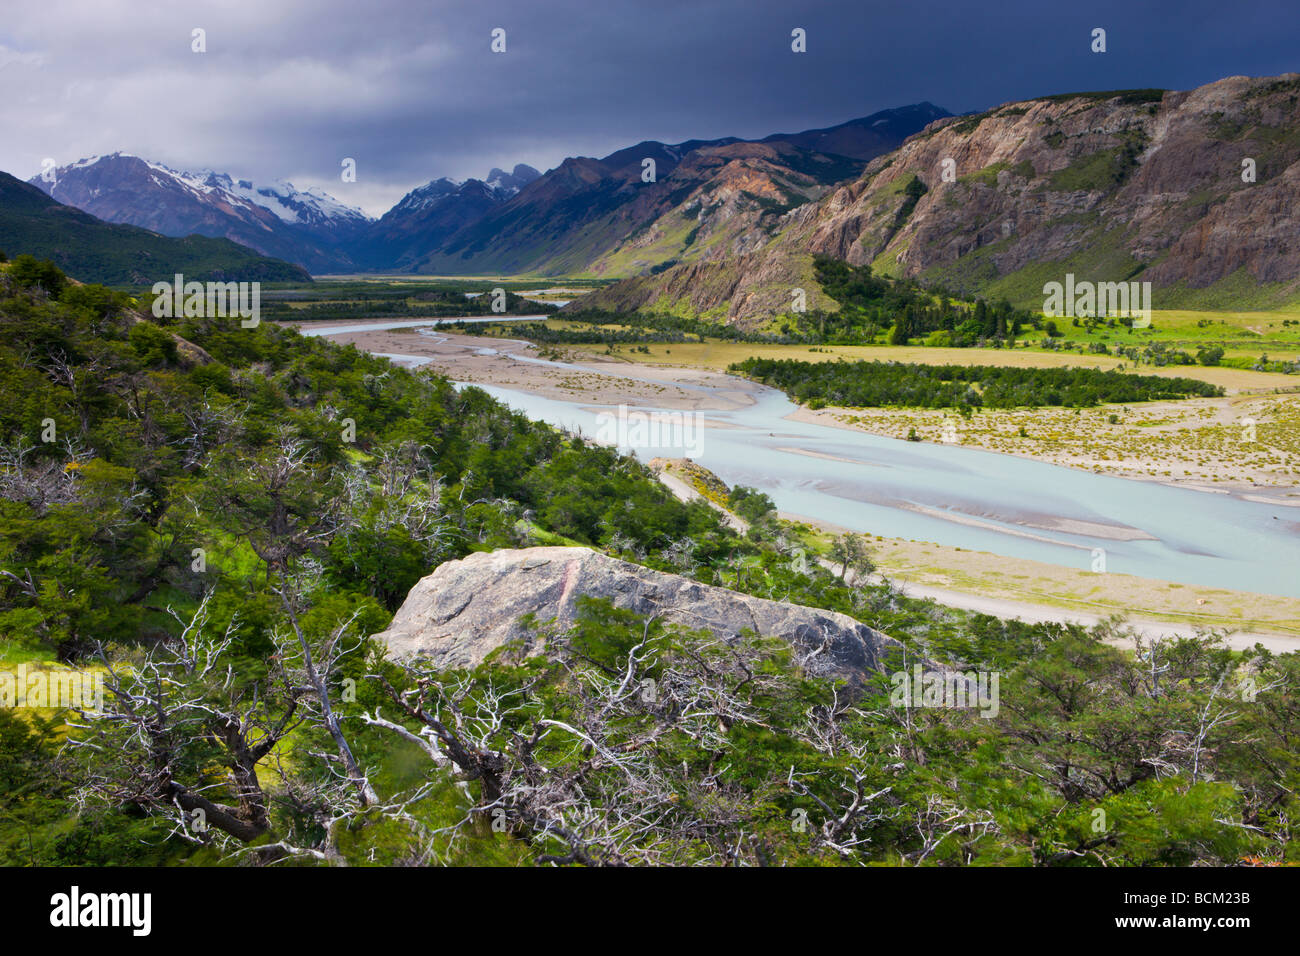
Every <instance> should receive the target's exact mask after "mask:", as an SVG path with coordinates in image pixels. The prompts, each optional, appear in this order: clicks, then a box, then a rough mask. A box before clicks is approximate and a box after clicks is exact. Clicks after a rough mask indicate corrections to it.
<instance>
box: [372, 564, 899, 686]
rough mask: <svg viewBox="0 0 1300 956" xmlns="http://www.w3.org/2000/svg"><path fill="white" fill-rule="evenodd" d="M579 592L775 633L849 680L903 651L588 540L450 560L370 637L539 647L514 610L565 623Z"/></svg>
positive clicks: (438, 656)
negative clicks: (614, 554)
mask: <svg viewBox="0 0 1300 956" xmlns="http://www.w3.org/2000/svg"><path fill="white" fill-rule="evenodd" d="M582 595H587V596H590V597H597V598H605V599H607V600H609V601H610V602H611V603H612V604H614V605H615V606H616V607H620V608H626V609H628V610H632V611H635V612H637V613H638V614H645V615H650V614H655V615H658V617H659V619H661V620H663V621H665V622H668V623H670V624H676V625H680V626H682V627H687V628H692V629H707V630H709V631H711V632H712V633H714V634H716V635H718V636H719V637H722V638H724V639H734V638H736V637H738V636H739V635H740V633H741V632H742V631H744V630H752V631H755V632H757V633H758V634H761V635H763V636H765V637H779V638H782V639H784V640H787V641H789V642H790V643H792V644H795V645H797V646H798V647H800V648H802V649H803V650H805V651H809V652H813V653H812V656H811V658H810V660H809V661H808V662H807V666H808V667H809V669H810V670H811V671H812V672H813V673H818V674H828V675H832V674H833V675H838V676H842V677H845V678H848V679H849V680H850V681H852V682H855V683H856V682H858V681H860V680H861V678H862V677H863V676H864V675H865V674H866V673H867V672H869V671H872V670H877V669H880V668H881V667H882V666H883V665H884V664H885V663H886V662H887V661H891V660H892V659H893V657H894V655H895V654H897V655H898V657H899V658H900V659H901V651H902V645H901V644H899V642H897V641H895V640H894V639H893V638H891V637H888V636H887V635H885V634H882V633H881V632H879V631H876V630H873V629H872V628H869V627H867V626H866V625H865V624H862V623H860V622H858V621H855V620H853V619H852V618H851V617H848V616H847V615H845V614H839V613H837V612H834V611H823V610H818V609H816V608H808V607H802V606H800V605H797V604H783V603H781V602H779V601H768V600H764V599H762V598H756V597H751V596H749V595H747V594H740V593H737V592H735V591H729V590H727V589H726V588H719V587H711V586H709V585H705V584H700V583H699V582H698V581H693V580H691V579H690V578H685V577H681V576H680V575H676V574H664V573H661V572H658V571H651V570H648V569H646V568H642V567H640V566H638V565H635V564H630V563H628V562H627V561H620V560H618V559H617V558H611V557H609V556H607V555H603V554H599V553H597V552H595V551H591V550H589V549H587V548H524V549H519V550H501V551H493V552H490V553H479V554H471V555H470V556H469V557H467V558H465V559H463V560H460V561H448V562H447V563H446V564H443V565H440V566H439V567H438V569H437V570H435V571H434V572H433V573H432V574H430V575H429V576H428V577H425V578H422V579H421V580H420V582H419V583H418V584H416V586H415V587H414V588H412V589H411V593H410V594H409V595H407V598H406V601H405V602H404V603H403V604H402V606H401V608H400V609H399V610H398V612H397V615H396V617H394V618H393V623H392V625H391V626H390V627H389V628H388V630H386V631H383V632H382V633H380V634H378V635H376V637H377V638H378V639H379V640H381V641H383V642H385V643H386V644H387V645H388V647H389V652H390V653H391V654H392V655H394V656H396V657H416V656H419V657H427V658H428V659H430V660H431V661H432V662H433V664H434V665H435V666H437V667H439V668H454V667H472V666H474V665H476V664H478V663H480V662H481V661H482V660H483V658H484V657H486V656H487V655H488V654H489V653H491V652H492V651H493V650H495V649H496V648H498V647H500V646H502V645H503V644H505V643H507V642H510V641H520V642H521V643H522V644H523V645H524V646H525V647H526V648H527V651H528V653H530V654H535V653H539V652H540V651H541V650H542V647H541V644H540V640H539V638H538V637H537V635H536V633H535V632H533V631H531V630H529V629H528V628H526V627H524V626H522V625H521V624H520V619H521V618H522V617H524V616H525V615H528V614H532V615H533V616H534V619H535V620H536V621H537V622H538V623H542V622H546V621H551V620H554V621H556V623H557V624H558V625H559V626H561V627H564V626H566V625H568V624H570V623H572V621H573V619H574V615H575V614H576V611H577V599H578V598H579V597H580V596H582Z"/></svg>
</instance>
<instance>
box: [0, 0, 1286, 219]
mask: <svg viewBox="0 0 1300 956" xmlns="http://www.w3.org/2000/svg"><path fill="white" fill-rule="evenodd" d="M1294 11H1295V7H1294V4H1293V3H1292V2H1290V0H1276V2H1267V3H1252V4H1225V3H1222V2H1208V0H1190V2H1181V3H1178V2H1165V3H1142V2H1133V0H1128V2H1099V3H1057V2H1050V0H1033V2H1030V0H999V2H998V3H994V4H985V3H970V2H965V0H960V2H959V0H945V2H939V0H919V2H908V3H898V2H893V3H888V4H886V3H878V2H873V0H865V2H864V0H854V2H839V3H830V2H824V3H782V2H766V0H714V2H699V0H696V2H656V3H651V2H646V3H635V2H627V0H582V2H578V0H559V2H544V0H496V2H494V0H481V2H469V0H452V2H428V0H425V2H415V0H379V2H370V0H359V2H356V3H345V2H335V0H325V2H321V0H317V2H309V0H254V2H249V0H238V2H229V0H226V2H221V3H216V2H167V3H142V2H140V0H50V2H42V3H38V4H23V5H21V6H11V7H10V9H8V10H7V11H6V18H5V21H4V23H3V24H2V25H0V123H3V126H4V128H5V130H6V136H5V137H4V139H3V141H2V142H0V168H3V169H5V170H7V171H10V172H13V173H15V174H16V175H19V176H22V177H23V178H26V177H28V176H31V175H33V174H34V173H36V172H38V171H39V168H40V164H41V160H42V159H43V158H45V157H47V156H48V157H53V158H55V159H56V160H57V161H58V162H59V163H64V162H69V161H71V160H75V159H77V158H80V157H82V156H87V155H92V154H97V153H105V152H111V151H114V150H117V149H121V150H125V151H128V152H134V153H138V154H140V155H143V156H148V157H150V158H156V159H159V160H161V161H163V162H166V163H168V164H169V165H173V166H178V167H182V168H198V167H211V168H216V169H221V170H228V171H230V172H232V173H235V174H238V175H242V176H249V177H252V178H259V179H269V178H276V177H280V178H287V179H290V180H292V181H294V182H295V183H296V184H297V185H299V186H305V185H319V186H321V187H323V188H325V189H327V190H328V191H329V192H331V193H332V194H334V195H335V196H338V197H339V198H340V199H343V200H344V201H348V202H353V203H356V204H358V205H363V206H365V207H366V208H367V209H368V210H369V211H371V212H373V213H377V212H380V211H382V210H383V209H384V208H386V206H387V205H389V204H391V202H392V201H394V200H395V199H396V198H397V197H399V196H400V195H401V194H402V193H403V192H404V191H406V190H407V189H409V188H410V187H412V186H415V185H418V184H420V183H423V182H425V181H427V180H429V179H430V178H434V177H436V176H442V175H447V176H452V177H454V178H463V177H466V176H472V175H478V176H481V175H483V174H484V173H486V172H487V169H488V168H489V167H490V166H494V165H495V166H504V167H509V166H511V165H513V164H514V163H516V162H528V163H531V164H532V165H535V166H537V167H539V168H543V169H544V168H547V167H549V166H553V165H555V164H556V163H558V162H559V161H560V160H561V159H562V158H563V157H565V156H569V155H578V154H586V155H599V154H604V153H606V152H609V151H611V150H613V149H616V148H618V147H620V146H624V145H629V144H631V143H634V142H636V141H638V140H641V139H660V140H666V141H678V140H683V139H689V138H693V137H714V136H724V135H739V136H760V135H765V134H767V133H771V132H777V131H793V130H799V129H805V128H808V127H814V126H823V125H829V124H833V123H838V122H842V121H844V120H847V119H850V118H853V117H857V116H863V115H866V114H868V113H871V112H874V111H876V110H878V109H884V108H887V107H891V106H899V105H903V104H907V103H914V102H918V101H920V100H930V101H932V102H934V103H937V104H939V105H941V106H944V107H946V108H947V109H950V110H952V111H954V112H963V111H966V110H974V109H984V108H986V107H989V106H992V105H995V104H997V103H1000V102H1004V101H1007V100H1012V99H1019V98H1024V97H1028V96H1033V95H1037V94H1043V93H1057V92H1064V91H1071V90H1095V89H1116V88H1128V87H1146V86H1160V87H1171V88H1187V87H1192V86H1196V85H1199V84H1201V83H1205V82H1209V81H1211V80H1215V79H1218V78H1220V77H1223V76H1228V75H1232V74H1238V73H1246V74H1252V75H1261V74H1272V73H1280V72H1285V71H1288V70H1294V69H1296V59H1295V52H1294V51H1295V50H1296V49H1297V43H1296V40H1297V32H1300V31H1298V30H1297V24H1298V23H1300V16H1298V15H1297V14H1296V13H1295V12H1294ZM196 27H197V28H202V29H204V30H206V34H207V52H206V53H204V54H195V53H192V52H191V50H190V46H191V31H192V29H194V28H196ZM497 27H501V28H503V29H505V30H506V44H507V51H506V53H504V54H494V53H492V52H491V51H490V49H489V44H490V40H491V37H490V34H491V31H492V30H493V29H494V28H497ZM795 27H802V28H803V29H805V30H806V31H807V36H808V52H807V53H806V54H795V53H792V52H791V50H790V31H791V30H792V29H793V28H795ZM1094 27H1103V28H1104V29H1106V31H1107V45H1108V52H1107V53H1106V54H1104V55H1097V54H1093V53H1091V52H1090V50H1089V39H1090V32H1091V30H1092V29H1093V28H1094ZM343 157H353V158H355V159H356V160H357V164H358V172H359V175H358V181H357V182H356V183H355V184H344V183H341V182H340V181H339V173H338V170H339V163H340V160H341V159H342V158H343Z"/></svg>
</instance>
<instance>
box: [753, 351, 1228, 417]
mask: <svg viewBox="0 0 1300 956" xmlns="http://www.w3.org/2000/svg"><path fill="white" fill-rule="evenodd" d="M729 371H732V372H738V373H740V374H742V375H745V376H747V377H749V378H752V379H754V380H755V381H758V382H762V383H764V384H766V385H771V386H773V387H775V388H779V389H781V390H782V391H784V392H785V393H786V394H787V395H789V396H790V397H791V398H792V399H794V400H795V401H798V402H806V403H809V404H814V405H816V406H818V407H820V406H822V405H844V406H848V407H857V408H867V407H877V406H885V405H893V406H903V407H909V408H952V407H979V406H983V407H987V408H1020V407H1028V408H1038V407H1041V406H1044V405H1064V406H1066V407H1069V408H1090V407H1092V406H1093V405H1099V404H1109V403H1121V402H1151V401H1158V400H1163V399H1178V398H1189V397H1193V396H1198V397H1202V398H1204V397H1210V396H1215V395H1222V394H1223V389H1222V388H1220V387H1218V386H1217V385H1210V384H1209V383H1207V382H1201V381H1197V380H1195V379H1189V378H1165V377H1163V376H1159V375H1132V374H1127V373H1124V372H1117V371H1113V370H1109V371H1101V370H1100V369H1095V368H1015V367H1011V366H1002V365H917V364H909V363H904V362H844V361H837V362H801V361H798V360H796V359H757V358H754V359H746V360H745V361H743V362H738V363H736V364H734V365H732V366H731V367H730V369H729Z"/></svg>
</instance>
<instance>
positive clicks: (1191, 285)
mask: <svg viewBox="0 0 1300 956" xmlns="http://www.w3.org/2000/svg"><path fill="white" fill-rule="evenodd" d="M1248 159H1249V160H1252V161H1253V168H1254V182H1247V181H1244V180H1243V170H1244V167H1243V162H1244V161H1245V160H1248ZM945 171H947V172H948V174H949V175H948V176H945ZM949 180H951V181H949ZM1298 186H1300V74H1286V75H1284V76H1282V77H1276V78H1268V79H1250V78H1247V77H1230V78H1228V79H1225V80H1220V81H1219V82H1216V83H1212V84H1210V85H1208V86H1204V87H1201V88H1199V89H1196V90H1192V91H1190V92H1163V93H1162V92H1160V91H1133V92H1129V93H1121V94H1080V95H1072V96H1059V97H1049V98H1046V99H1039V100H1027V101H1023V102H1018V103H1008V104H1006V105H1004V106H1000V107H998V108H996V109H993V110H990V111H989V112H987V113H984V114H982V115H979V116H972V117H956V118H946V119H941V120H938V121H936V122H934V123H932V124H930V126H928V127H927V128H926V129H925V130H924V131H922V132H921V133H919V134H917V135H916V136H913V137H912V138H910V139H909V140H907V141H906V142H905V143H904V144H903V145H902V146H901V147H900V148H899V149H898V150H896V151H894V152H893V153H890V154H888V155H886V156H881V157H879V158H877V159H876V160H874V161H873V162H872V163H870V164H869V165H868V167H867V168H866V170H865V171H864V173H863V175H862V176H861V177H860V178H859V179H858V180H856V181H855V182H853V183H851V184H849V185H846V186H844V187H842V188H840V189H837V190H835V191H834V192H833V193H831V194H829V195H827V196H826V197H824V198H823V199H822V200H821V201H819V202H818V203H817V204H815V205H811V206H808V207H805V208H804V209H799V210H796V211H795V213H794V214H792V215H791V216H790V217H789V220H788V223H787V225H786V227H785V228H784V229H783V230H782V231H781V232H780V233H779V234H778V235H776V236H775V237H774V238H773V239H772V240H771V241H770V242H768V243H766V244H765V245H764V246H763V248H761V249H758V250H756V251H752V252H749V253H748V254H747V255H745V256H738V257H734V258H733V259H730V260H727V261H715V262H710V263H706V264H703V265H691V266H678V267H676V268H674V269H670V270H668V271H666V272H664V273H663V274H661V275H658V276H647V277H641V278H639V279H635V280H630V281H629V282H626V283H620V284H618V285H615V286H612V287H610V288H608V289H605V290H602V291H601V292H598V293H594V294H593V295H592V296H589V297H585V298H584V299H583V300H582V301H581V303H580V304H581V306H601V307H606V308H613V309H616V310H628V309H651V308H657V309H662V310H672V311H678V312H694V313H696V314H710V315H715V316H719V317H725V318H726V319H728V320H730V321H734V322H739V323H742V324H751V325H752V324H757V323H758V322H761V321H762V320H764V319H766V318H770V317H771V316H772V315H773V314H777V313H780V312H783V311H788V309H789V304H790V300H791V287H792V286H797V285H800V284H802V283H805V282H811V281H812V280H811V268H810V259H811V256H812V254H814V253H825V254H828V255H831V256H835V257H837V258H842V259H846V260H848V261H849V262H851V263H853V264H855V265H863V264H871V265H872V266H873V268H874V269H876V270H877V271H878V272H881V273H885V274H891V275H897V276H908V277H916V278H919V279H920V280H921V281H923V282H929V283H939V284H942V285H944V286H946V287H948V288H950V289H952V290H953V291H958V292H963V293H982V294H986V295H994V296H1002V295H1005V296H1007V297H1009V298H1011V299H1012V300H1013V301H1016V302H1018V303H1020V304H1025V305H1035V304H1036V305H1039V306H1041V303H1042V294H1041V289H1042V285H1043V283H1044V282H1045V281H1049V280H1052V279H1056V280H1059V279H1061V278H1062V277H1063V276H1064V274H1065V273H1066V272H1074V273H1076V274H1077V275H1078V276H1079V277H1080V278H1081V279H1082V278H1087V279H1092V280H1094V281H1124V280H1141V281H1150V282H1151V283H1152V285H1153V288H1154V289H1155V290H1156V300H1155V304H1156V307H1157V308H1159V307H1161V306H1162V305H1163V304H1175V303H1176V304H1196V303H1197V302H1202V301H1212V300H1214V298H1215V296H1216V295H1217V296H1220V297H1221V296H1222V295H1223V294H1224V293H1225V290H1226V291H1229V292H1230V291H1231V290H1243V291H1246V292H1248V293H1250V294H1252V295H1255V296H1262V298H1256V299H1255V303H1256V304H1264V303H1267V302H1279V301H1285V300H1287V299H1289V298H1293V297H1294V296H1295V295H1296V293H1297V291H1300V281H1298V280H1300V202H1297V199H1296V196H1297V195H1298V193H1297V187H1298ZM909 187H910V188H909ZM922 188H923V192H922ZM917 193H921V194H920V195H919V197H918V196H917ZM692 270H694V271H692ZM1261 285H1263V286H1264V287H1265V288H1264V289H1263V291H1261V290H1259V289H1258V288H1257V287H1258V286H1261ZM1216 287H1217V288H1216ZM1160 290H1167V291H1168V293H1169V294H1168V295H1167V296H1166V297H1165V299H1164V300H1163V301H1162V299H1161V297H1160V294H1159V293H1160ZM1198 290H1199V291H1198ZM818 306H821V307H828V306H829V307H831V308H834V304H833V303H828V302H827V301H826V300H825V298H824V297H820V295H819V294H813V293H812V292H811V290H810V292H809V308H815V307H818ZM574 307H578V304H575V306H574Z"/></svg>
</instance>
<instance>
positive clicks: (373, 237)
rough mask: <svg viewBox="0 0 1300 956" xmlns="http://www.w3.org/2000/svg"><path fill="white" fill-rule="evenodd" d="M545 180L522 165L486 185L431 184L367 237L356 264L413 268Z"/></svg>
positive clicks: (495, 173)
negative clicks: (433, 252)
mask: <svg viewBox="0 0 1300 956" xmlns="http://www.w3.org/2000/svg"><path fill="white" fill-rule="evenodd" d="M541 175H542V174H541V173H539V172H538V171H537V170H535V169H533V167H531V166H526V165H524V164H523V163H520V164H519V165H517V166H516V167H515V168H514V170H513V171H512V172H509V173H507V172H505V171H504V170H500V169H496V168H495V167H494V168H493V169H492V171H491V172H489V173H488V175H487V179H485V180H484V179H467V180H464V181H463V182H457V181H456V180H453V179H447V178H446V177H443V178H441V179H435V180H433V181H432V182H429V183H425V184H424V185H423V186H420V187H418V188H416V189H412V190H411V191H410V192H409V193H407V194H406V195H405V196H403V197H402V198H401V201H399V202H398V203H397V205H395V206H394V207H393V208H392V209H390V210H388V212H386V213H384V215H383V217H382V218H381V219H380V220H379V221H378V222H376V223H375V224H374V225H373V226H371V227H370V228H368V229H367V230H366V231H365V235H364V237H363V238H362V239H361V240H360V241H358V242H357V243H355V244H354V247H353V253H354V258H355V259H356V260H357V261H358V263H359V264H361V265H363V266H369V267H371V268H376V269H392V268H407V267H409V266H411V265H413V264H414V263H416V262H418V261H419V260H420V259H422V258H423V257H424V256H426V255H428V254H429V253H430V252H432V251H433V250H435V249H437V248H438V247H439V246H440V245H441V244H442V243H443V242H445V241H446V240H447V239H448V238H449V237H450V236H452V235H454V234H455V233H456V232H457V231H459V230H460V229H462V228H464V227H466V226H469V225H472V224H474V223H476V222H478V221H479V220H480V219H482V218H483V216H484V215H486V214H487V213H488V212H489V211H490V210H492V209H494V208H496V207H497V206H499V205H501V204H502V203H505V202H507V201H509V200H510V199H512V198H513V197H514V196H515V195H516V194H517V193H518V192H519V190H521V189H523V188H524V187H525V186H527V185H528V184H529V183H531V182H534V181H535V180H537V179H539V178H541Z"/></svg>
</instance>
